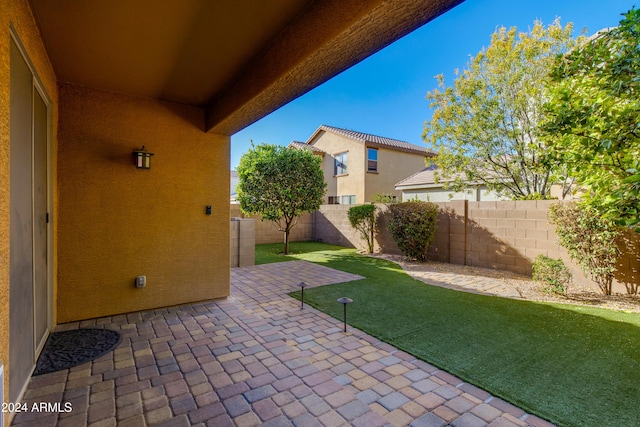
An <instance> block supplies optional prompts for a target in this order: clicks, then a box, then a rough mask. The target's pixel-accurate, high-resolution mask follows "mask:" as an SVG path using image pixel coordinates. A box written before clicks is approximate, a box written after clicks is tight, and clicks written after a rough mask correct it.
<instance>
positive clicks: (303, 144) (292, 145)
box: [288, 141, 325, 154]
mask: <svg viewBox="0 0 640 427" xmlns="http://www.w3.org/2000/svg"><path fill="white" fill-rule="evenodd" d="M288 147H289V148H297V149H302V148H306V149H308V150H311V151H313V152H314V153H318V154H325V151H324V150H321V149H320V148H318V147H314V146H313V145H308V144H307V143H306V142H300V141H291V142H290V143H289V146H288Z"/></svg>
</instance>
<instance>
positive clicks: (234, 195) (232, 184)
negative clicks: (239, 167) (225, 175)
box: [229, 170, 239, 203]
mask: <svg viewBox="0 0 640 427" xmlns="http://www.w3.org/2000/svg"><path fill="white" fill-rule="evenodd" d="M238 181H239V178H238V171H233V170H232V171H231V182H230V185H229V188H230V193H231V203H237V198H238V193H237V191H236V187H237V186H238Z"/></svg>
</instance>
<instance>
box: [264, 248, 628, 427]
mask: <svg viewBox="0 0 640 427" xmlns="http://www.w3.org/2000/svg"><path fill="white" fill-rule="evenodd" d="M281 250H282V245H281V244H278V245H257V246H256V263H267V262H279V261H288V260H296V259H299V260H300V259H302V260H307V261H311V262H315V263H318V264H322V265H326V266H328V267H332V268H335V269H338V270H342V271H347V272H350V273H354V274H359V275H361V276H364V277H366V279H363V280H358V281H353V282H347V283H341V284H336V285H328V286H321V287H317V288H313V289H307V290H306V291H305V303H306V304H309V305H312V306H314V307H316V308H318V309H320V310H322V311H324V312H326V313H328V314H329V315H331V316H334V317H336V318H337V319H340V320H341V319H342V304H339V303H337V302H336V299H337V298H339V297H342V296H347V297H349V298H352V299H353V300H354V303H353V304H351V305H350V306H349V316H348V322H349V324H350V325H352V326H354V327H356V328H358V329H361V330H363V331H365V332H367V333H369V334H370V335H373V336H375V337H377V338H379V339H381V340H382V341H385V342H388V343H390V344H392V345H394V346H396V347H398V348H400V349H402V350H404V351H406V352H408V353H411V354H413V355H414V356H416V357H417V358H420V359H422V360H425V361H427V362H429V363H431V364H433V365H435V366H438V367H439V368H441V369H444V370H446V371H448V372H450V373H452V374H454V375H456V376H458V377H459V378H461V379H463V380H464V381H466V382H469V383H471V384H474V385H476V386H478V387H481V388H483V389H485V390H487V391H489V392H490V393H492V394H494V395H496V396H499V397H501V398H503V399H505V400H507V401H509V402H511V403H513V404H514V405H517V406H519V407H521V408H523V409H524V410H525V411H527V412H530V413H533V414H536V415H538V416H540V417H542V418H545V419H547V420H549V421H551V422H553V423H555V424H558V425H561V426H580V427H582V426H597V427H601V426H638V425H640V315H639V314H636V313H623V312H618V311H613V310H605V309H598V308H590V307H581V306H573V305H567V304H549V303H536V302H528V301H521V300H514V299H507V298H498V297H492V296H486V295H477V294H471V293H464V292H458V291H452V290H449V289H444V288H440V287H436V286H429V285H427V284H425V283H423V282H421V281H418V280H414V279H412V278H411V277H409V276H408V275H407V274H406V273H404V272H403V271H402V269H401V268H400V267H399V266H398V265H397V264H395V263H392V262H388V261H384V260H380V259H375V258H371V257H366V256H361V255H358V254H357V253H356V251H355V249H346V248H342V247H337V246H330V245H326V244H321V243H313V242H311V243H291V248H290V252H291V253H290V255H288V256H284V255H278V252H279V251H281ZM291 295H292V296H294V297H298V298H299V293H295V292H294V293H292V294H291Z"/></svg>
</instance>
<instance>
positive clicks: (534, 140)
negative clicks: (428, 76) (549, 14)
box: [423, 20, 576, 199]
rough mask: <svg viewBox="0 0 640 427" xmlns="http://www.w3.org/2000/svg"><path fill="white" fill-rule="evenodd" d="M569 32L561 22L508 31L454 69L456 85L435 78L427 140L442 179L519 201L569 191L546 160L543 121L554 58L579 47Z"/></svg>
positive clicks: (563, 178) (557, 168)
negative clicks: (557, 186)
mask: <svg viewBox="0 0 640 427" xmlns="http://www.w3.org/2000/svg"><path fill="white" fill-rule="evenodd" d="M571 32H572V25H571V24H568V25H566V26H565V27H564V28H563V27H562V26H561V25H560V23H559V21H558V20H556V21H555V22H554V23H553V24H551V25H549V26H548V27H546V28H545V27H544V26H543V24H542V23H540V22H538V21H536V22H535V24H534V26H533V28H532V29H531V30H530V31H529V32H527V33H522V32H518V30H517V28H515V27H512V28H510V29H506V28H504V27H502V28H499V29H498V30H496V32H495V33H494V34H493V35H492V36H491V44H490V45H489V47H488V48H484V49H483V50H482V51H481V52H480V53H478V54H477V55H476V56H475V57H472V58H471V59H470V62H469V63H468V65H467V68H466V69H465V70H463V71H462V72H461V73H460V72H458V71H457V70H456V78H455V81H454V82H453V86H450V87H447V86H446V85H445V81H444V77H443V76H442V75H439V76H436V79H437V81H438V87H437V88H436V89H434V90H432V91H430V92H429V93H428V94H427V99H428V100H429V101H430V106H431V108H432V109H433V116H432V118H431V120H429V121H427V122H426V123H425V129H424V133H423V138H424V139H425V141H426V142H427V144H431V147H430V148H431V149H432V150H434V151H437V152H438V153H439V154H438V157H437V158H436V163H437V164H438V167H439V169H440V170H439V171H438V175H439V177H441V178H449V179H453V180H454V181H453V182H454V184H453V185H452V186H453V188H456V189H458V190H461V189H462V188H463V187H464V182H465V181H474V182H480V183H482V184H484V185H487V187H489V189H491V190H494V191H496V192H498V193H500V194H503V195H506V196H510V197H512V198H514V199H525V198H549V190H550V187H551V184H552V183H559V182H562V183H565V184H566V186H565V193H567V192H568V191H569V188H570V185H569V184H570V181H569V180H567V178H566V176H565V175H564V174H563V171H562V170H561V169H562V168H561V167H560V165H558V164H550V163H549V162H548V161H546V159H545V155H544V153H545V150H546V146H545V143H544V141H542V140H541V139H540V138H539V135H538V124H539V122H540V121H541V119H542V116H543V105H544V103H545V101H546V100H547V97H548V89H547V87H548V83H549V81H550V76H549V73H550V71H551V69H552V67H553V64H554V60H555V58H556V56H557V55H558V54H559V53H562V52H566V51H568V50H569V49H571V48H573V46H575V43H576V41H575V40H574V39H573V38H572V37H571ZM563 196H564V194H563Z"/></svg>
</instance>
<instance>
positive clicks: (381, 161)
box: [362, 148, 427, 202]
mask: <svg viewBox="0 0 640 427" xmlns="http://www.w3.org/2000/svg"><path fill="white" fill-rule="evenodd" d="M426 151H427V150H426V149H425V154H426ZM364 155H365V158H364V162H363V166H362V168H363V171H364V174H365V176H366V184H365V194H364V197H365V200H364V201H365V202H370V201H371V198H372V197H373V196H375V195H376V194H379V193H392V194H395V195H396V197H397V198H398V200H400V199H401V197H402V192H401V191H396V190H395V185H396V183H398V182H400V181H402V180H403V179H405V178H407V177H409V176H411V175H412V174H414V173H416V172H419V171H421V170H422V169H424V166H425V155H424V154H422V155H421V154H413V153H408V152H404V151H394V150H387V149H384V148H380V149H379V150H378V172H377V173H369V172H366V170H367V159H366V150H365V153H364Z"/></svg>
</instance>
